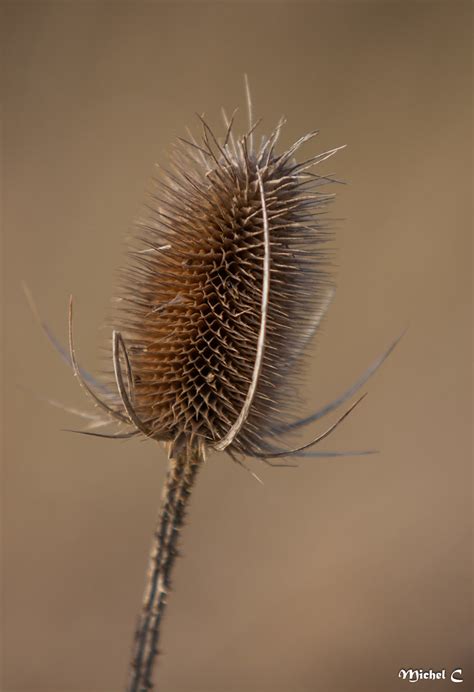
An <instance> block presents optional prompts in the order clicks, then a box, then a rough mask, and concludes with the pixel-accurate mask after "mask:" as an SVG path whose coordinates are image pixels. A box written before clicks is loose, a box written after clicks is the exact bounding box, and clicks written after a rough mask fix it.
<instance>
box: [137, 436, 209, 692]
mask: <svg viewBox="0 0 474 692" xmlns="http://www.w3.org/2000/svg"><path fill="white" fill-rule="evenodd" d="M203 460H204V457H203V450H202V449H201V448H200V447H196V446H188V445H186V446H184V448H183V449H182V450H180V451H179V452H176V453H172V454H170V459H169V467H168V475H167V477H166V481H165V485H164V488H163V494H162V499H161V508H160V513H159V516H158V522H157V526H156V530H155V533H154V535H153V543H152V547H151V552H150V559H149V563H148V570H147V576H146V585H145V594H144V597H143V604H142V610H141V613H140V616H139V619H138V626H137V630H136V633H135V640H134V646H133V655H132V661H131V664H130V673H129V681H128V685H127V688H126V692H148V690H151V689H152V688H153V682H152V677H153V668H154V665H155V663H156V657H157V655H158V640H159V636H160V625H161V620H162V618H163V613H164V610H165V607H166V603H167V594H168V590H169V588H170V583H171V572H172V569H173V565H174V562H175V559H176V557H177V555H178V550H177V544H178V539H179V532H180V529H181V527H182V525H183V521H184V516H185V513H186V509H187V506H188V502H189V498H190V495H191V491H192V488H193V485H194V482H195V480H196V476H197V471H198V469H199V467H200V466H201V463H202V461H203Z"/></svg>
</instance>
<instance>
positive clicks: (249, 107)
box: [244, 73, 253, 153]
mask: <svg viewBox="0 0 474 692" xmlns="http://www.w3.org/2000/svg"><path fill="white" fill-rule="evenodd" d="M244 80H245V95H246V98H247V112H248V119H249V144H250V153H253V107H252V96H251V94H250V84H249V78H248V75H247V73H245V74H244Z"/></svg>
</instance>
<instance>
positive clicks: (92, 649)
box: [1, 1, 473, 692]
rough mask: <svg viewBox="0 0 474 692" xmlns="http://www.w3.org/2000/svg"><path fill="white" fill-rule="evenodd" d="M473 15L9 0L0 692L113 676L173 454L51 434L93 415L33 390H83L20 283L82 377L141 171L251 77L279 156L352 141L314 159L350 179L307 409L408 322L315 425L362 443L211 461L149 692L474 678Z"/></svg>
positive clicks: (338, 206)
mask: <svg viewBox="0 0 474 692" xmlns="http://www.w3.org/2000/svg"><path fill="white" fill-rule="evenodd" d="M470 20H471V5H470V4H469V3H462V2H445V3H440V4H435V3H430V2H397V3H393V4H386V3H371V4H368V3H365V2H351V3H347V2H346V3H343V2H334V3H329V2H321V3H317V2H314V3H306V4H300V3H290V2H288V3H271V2H262V3H252V4H251V3H238V4H235V3H227V2H222V3H207V4H201V3H199V2H188V3H175V4H162V3H159V2H155V3H152V2H149V3H146V2H134V3H132V2H129V3H123V2H86V1H84V2H80V1H75V2H56V3H46V2H41V1H37V2H10V3H8V2H7V3H3V29H4V46H5V54H4V58H5V67H6V69H5V72H4V84H3V89H2V91H3V97H4V106H5V111H4V112H5V121H4V137H3V146H4V174H5V181H4V194H3V205H4V207H3V212H4V214H3V220H4V228H5V234H4V275H5V280H6V284H5V293H4V296H5V316H6V323H5V324H6V326H5V332H4V345H5V349H4V352H5V356H6V367H5V392H6V395H5V399H4V402H5V403H4V423H5V432H6V445H5V452H6V454H5V465H4V473H3V484H4V502H3V512H4V522H3V527H4V535H3V562H2V572H3V599H4V601H3V605H4V615H3V627H2V630H3V653H4V655H3V668H4V669H3V683H2V688H1V689H2V691H3V692H20V691H21V692H40V691H41V692H47V691H48V692H49V691H51V692H52V691H53V690H54V691H55V692H67V691H71V692H72V691H73V690H74V691H75V692H94V691H99V690H101V691H107V692H112V691H114V692H115V691H116V690H121V689H123V683H124V680H125V671H126V668H127V664H128V659H129V651H130V645H131V636H132V630H133V627H134V624H135V616H136V613H137V609H138V606H139V603H140V599H141V596H142V586H143V579H144V568H145V564H146V557H147V551H148V545H149V539H150V536H151V532H152V528H153V524H154V520H155V515H156V511H157V506H158V501H159V497H160V491H161V484H162V481H163V478H164V470H165V456H164V452H163V450H162V449H161V448H158V447H157V446H154V445H153V444H151V443H140V442H126V443H121V442H120V443H116V442H110V441H106V440H104V441H103V440H95V439H92V438H86V437H81V436H75V435H72V434H67V433H65V432H61V428H65V427H74V426H76V427H80V424H81V421H80V420H76V419H75V418H73V417H72V416H71V415H69V414H67V413H65V412H63V411H60V410H58V409H54V408H52V407H50V406H49V405H48V404H46V403H44V402H42V401H40V400H39V399H38V398H36V395H43V396H47V397H51V398H54V399H57V400H60V401H62V402H65V403H67V404H69V405H74V406H78V407H83V408H84V407H86V408H87V402H86V401H85V400H84V397H83V395H82V392H81V391H80V390H79V388H78V387H77V383H76V382H75V381H74V378H73V377H72V375H71V374H70V373H69V372H68V369H67V367H66V366H65V365H64V364H63V363H62V362H61V360H60V358H59V357H58V356H57V354H56V353H54V351H53V350H52V349H51V347H50V346H49V344H48V343H47V342H46V340H45V339H44V337H43V335H42V334H41V333H40V331H39V328H38V326H37V324H36V323H35V322H34V320H33V319H32V316H31V313H30V312H29V310H28V307H27V305H26V302H25V299H24V297H23V295H22V292H21V288H20V281H21V280H22V279H26V280H27V282H28V284H29V285H30V287H31V289H32V291H33V293H34V295H35V297H36V300H37V302H38V304H39V306H40V307H41V310H42V312H43V314H44V315H45V316H47V319H48V320H49V321H50V323H51V325H52V326H53V328H54V329H55V330H56V332H57V333H58V334H59V335H60V336H61V338H62V339H65V337H66V310H67V300H68V296H69V293H73V294H74V296H75V299H76V331H77V342H78V349H79V353H80V357H81V360H82V361H83V363H84V365H86V366H87V367H90V368H92V369H94V367H97V366H98V365H99V359H98V357H97V354H98V345H99V344H100V343H101V342H102V341H103V339H104V338H105V334H104V331H103V329H101V323H102V320H103V316H104V314H105V312H106V310H107V308H108V305H109V300H110V296H111V292H112V287H113V281H114V272H115V270H116V268H117V267H118V266H119V265H120V263H121V262H122V258H123V255H122V252H123V246H122V239H123V237H124V235H125V233H126V232H127V230H128V229H129V228H131V226H132V222H133V219H134V218H136V216H137V215H138V214H139V213H140V210H141V203H142V200H143V198H144V190H145V188H146V185H147V180H148V179H149V177H150V175H151V174H152V172H153V169H152V166H153V163H154V161H155V160H158V161H160V162H162V163H164V162H165V161H166V151H167V147H168V145H169V144H170V143H171V141H172V140H173V138H174V137H176V136H179V135H182V134H184V128H185V126H186V125H188V124H189V125H193V124H195V123H196V120H195V117H194V113H195V111H198V112H202V111H205V112H206V114H207V115H208V116H209V119H210V121H211V122H212V123H214V124H217V123H218V122H219V119H220V115H219V113H220V107H221V105H224V106H225V107H226V108H227V109H228V110H229V111H231V110H232V109H233V108H234V106H237V105H238V106H241V107H242V112H243V111H244V108H245V99H244V89H243V73H244V72H248V74H249V77H250V81H251V87H252V91H253V95H254V105H255V111H256V114H257V115H262V116H263V117H264V124H263V125H262V131H263V129H267V130H268V129H270V128H272V127H273V126H274V124H275V123H276V121H277V120H278V118H279V116H280V114H281V113H282V112H283V113H284V114H285V115H286V116H287V117H288V124H287V126H286V127H285V129H284V132H283V136H282V146H284V145H288V144H290V143H291V142H292V141H293V140H294V139H296V138H297V137H298V136H300V135H301V134H302V133H304V132H306V131H308V130H310V129H314V128H315V127H317V128H320V130H321V134H320V137H319V138H318V140H317V141H316V142H315V143H314V145H313V144H312V145H311V146H308V147H307V149H306V150H305V151H304V152H303V153H302V155H309V154H310V153H311V152H315V151H322V150H323V149H327V148H330V147H333V146H337V145H339V144H348V148H347V149H345V150H344V151H343V152H341V153H339V154H338V155H337V157H335V158H334V159H332V160H331V161H330V162H327V163H325V164H323V166H322V167H321V169H320V170H321V171H324V173H334V174H336V175H338V176H340V177H341V178H343V179H344V180H347V181H348V182H349V183H350V185H348V186H345V187H342V186H340V187H338V188H337V190H336V191H337V192H338V193H339V194H338V198H337V201H336V203H335V205H334V206H333V208H332V210H331V213H332V215H333V216H334V217H338V218H340V219H341V221H338V223H337V228H338V236H337V246H338V248H339V249H340V252H339V261H338V264H339V267H338V293H337V297H336V300H335V302H334V304H333V306H332V307H331V309H330V312H329V317H328V319H327V321H326V323H325V326H324V329H323V333H322V335H321V337H320V338H319V341H318V346H317V348H316V349H315V352H314V360H313V365H312V369H311V373H310V385H311V386H310V387H309V389H308V392H307V401H308V404H307V406H308V410H310V409H309V407H316V406H318V405H321V404H322V403H325V402H326V401H327V400H328V399H329V398H331V397H332V396H334V395H335V394H337V393H339V392H340V391H341V390H342V389H343V388H344V387H345V386H347V385H348V384H349V383H351V382H352V381H353V380H354V379H355V378H356V377H357V376H358V375H359V374H360V373H361V372H362V370H364V369H365V367H366V366H367V365H368V364H369V363H370V362H371V360H373V359H374V358H375V357H376V356H377V355H378V354H379V353H380V352H381V351H382V350H383V349H384V348H385V347H386V345H387V344H388V343H390V341H391V340H392V339H393V338H394V337H395V336H396V335H397V334H398V333H399V332H400V331H401V330H402V329H403V327H404V326H406V325H407V324H409V331H408V333H407V335H406V336H405V338H404V340H403V341H402V343H401V344H400V346H399V348H398V349H397V350H396V352H395V353H394V354H393V355H392V357H391V358H390V359H389V361H387V363H386V364H385V365H384V367H383V369H382V371H380V372H379V373H378V374H377V375H376V377H375V378H374V379H373V381H371V383H370V385H369V387H368V390H369V392H370V395H369V397H368V398H367V399H366V401H365V402H364V404H363V405H362V406H361V407H360V408H359V409H358V410H357V412H355V413H354V415H353V416H352V417H351V419H350V420H348V421H347V422H346V423H345V424H344V425H343V426H341V428H340V429H339V430H338V432H337V433H336V435H335V436H334V437H333V438H332V439H331V441H328V442H327V443H324V445H325V448H327V449H350V448H364V447H375V448H378V449H380V450H381V454H379V455H378V456H372V457H366V458H348V459H340V460H322V461H315V460H307V461H302V462H301V464H300V467H299V468H298V469H269V468H266V467H260V466H259V465H258V464H254V465H253V466H252V468H253V469H254V470H255V471H256V472H257V473H259V474H260V475H261V477H262V478H263V480H264V483H265V484H264V486H263V487H262V486H261V485H259V484H258V483H256V482H255V481H254V480H253V479H252V478H251V477H250V476H249V475H248V474H246V473H245V472H244V471H243V470H242V469H241V468H239V467H237V466H236V465H234V464H232V462H231V461H230V460H229V459H228V457H227V456H219V455H214V456H213V457H211V458H210V459H209V462H208V463H207V465H206V468H205V469H204V471H203V472H202V475H201V476H200V478H199V483H198V485H197V489H196V492H195V496H194V499H193V502H192V508H191V513H190V517H189V522H188V526H187V528H186V531H185V534H184V542H183V552H184V555H185V557H184V558H183V559H182V560H180V561H179V563H178V566H177V570H176V574H175V579H174V594H173V597H172V598H171V603H170V607H169V610H168V614H167V618H166V625H165V628H164V636H163V640H162V649H163V651H164V655H163V656H162V658H161V660H160V666H159V668H160V671H159V672H160V675H159V679H160V686H159V689H160V690H162V691H163V692H310V691H311V692H316V691H317V692H319V691H322V692H392V691H393V692H398V691H400V692H402V691H403V690H405V689H408V688H411V685H410V684H409V683H408V682H403V681H401V680H398V678H397V675H398V671H399V670H400V669H401V668H407V667H415V668H424V669H429V668H433V669H435V670H441V669H446V670H447V671H448V674H449V673H450V671H451V669H452V668H457V667H462V668H463V669H464V679H465V682H464V684H462V685H458V686H457V687H456V689H469V690H471V689H472V687H473V684H472V678H471V677H470V675H471V671H470V670H469V656H470V652H471V635H470V624H471V610H470V595H469V594H470V588H469V587H470V552H471V540H470V528H469V519H470V482H469V481H470V473H469V468H470V457H471V454H470V425H471V402H470V385H471V382H470V352H471V351H470V333H471V330H470V325H471V314H472V313H471V288H470V260H471V256H470V252H469V244H470V208H471V207H470V197H471V194H472V187H471V186H472V182H471V171H470V168H469V155H470V150H471V131H470V126H471V113H470V88H471V86H470V72H469V69H470V67H469V66H470V40H471V31H472V29H471V25H470ZM242 117H243V116H242ZM240 122H241V123H242V122H243V121H242V120H241V121H240ZM311 432H313V430H308V431H307V432H306V434H305V435H304V439H309V435H310V433H311ZM452 687H453V685H452V684H451V683H449V682H446V683H443V682H428V683H418V684H417V686H416V687H415V689H416V690H434V691H437V690H440V691H441V690H444V689H448V688H449V689H451V688H452Z"/></svg>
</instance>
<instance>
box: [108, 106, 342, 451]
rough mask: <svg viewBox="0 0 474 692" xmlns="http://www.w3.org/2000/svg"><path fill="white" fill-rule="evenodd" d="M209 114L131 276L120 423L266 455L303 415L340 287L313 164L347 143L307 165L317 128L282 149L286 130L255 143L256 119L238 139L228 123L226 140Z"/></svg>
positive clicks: (145, 225)
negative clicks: (303, 154) (306, 370)
mask: <svg viewBox="0 0 474 692" xmlns="http://www.w3.org/2000/svg"><path fill="white" fill-rule="evenodd" d="M198 117H199V120H200V122H201V126H202V139H201V141H200V142H198V141H196V140H195V139H194V138H193V137H192V135H190V137H191V138H190V139H179V140H178V142H177V144H176V146H175V148H174V151H173V152H172V155H171V160H170V165H169V168H168V169H167V170H162V169H160V172H159V175H158V177H157V179H156V180H155V187H154V189H153V192H152V193H151V195H150V200H149V202H148V204H147V210H148V213H147V217H146V218H145V219H144V220H143V221H142V222H141V223H140V224H139V225H138V227H137V233H136V236H135V238H134V240H133V241H132V246H131V248H130V252H129V262H128V264H127V266H126V267H125V268H124V270H123V271H122V273H121V280H120V287H119V296H118V298H119V300H118V301H117V306H118V307H117V309H116V311H115V314H114V322H113V326H114V329H115V330H116V332H117V334H119V336H117V337H116V338H117V341H116V344H115V351H114V353H115V358H114V364H115V375H116V382H117V384H118V387H119V390H120V394H121V398H122V401H123V403H124V411H123V412H122V414H121V416H122V417H123V416H126V417H127V418H128V419H129V420H130V421H131V422H132V424H133V425H134V426H135V428H137V429H139V430H140V431H141V432H143V433H144V434H146V435H147V436H149V437H154V438H157V439H178V438H181V437H182V436H184V437H187V438H196V439H197V438H200V439H202V440H203V442H204V443H205V444H206V445H207V446H209V447H215V448H217V449H224V448H226V447H227V446H229V451H231V450H233V451H235V452H244V453H245V451H246V450H248V449H253V450H257V451H258V450H263V444H262V441H263V440H265V438H266V437H267V436H269V435H271V434H272V431H273V430H275V429H278V428H280V427H281V426H283V425H285V424H286V423H287V421H288V418H289V416H291V412H292V411H293V410H294V407H295V401H294V397H293V395H292V392H293V390H294V385H295V382H297V381H298V378H299V377H301V358H300V356H301V355H302V353H303V352H304V350H305V349H306V346H307V344H308V341H309V340H310V338H311V336H312V335H313V334H314V332H315V330H316V328H317V326H318V324H319V322H320V320H321V317H322V316H323V314H324V312H325V310H326V309H327V306H328V304H329V302H330V300H331V298H332V295H333V293H334V286H333V282H332V279H331V275H330V273H329V263H330V259H331V252H330V251H329V250H328V249H327V247H326V244H327V241H328V240H329V239H330V232H329V231H328V228H327V223H326V222H325V221H322V219H321V218H320V215H321V214H322V213H323V212H324V211H325V208H326V206H327V204H328V203H329V202H330V201H331V199H332V195H327V194H322V193H321V192H320V190H319V189H318V188H319V187H320V185H321V184H324V183H326V182H327V180H326V179H325V178H321V177H319V176H315V175H313V174H311V173H309V171H308V168H309V166H311V165H315V164H317V163H319V162H321V161H322V160H324V159H325V158H327V157H328V156H330V155H332V154H333V153H335V151H336V149H333V150H330V151H329V152H324V153H323V154H319V155H317V156H315V157H313V158H312V159H309V160H307V161H304V162H303V163H302V164H298V163H297V162H296V160H295V154H296V152H297V150H298V149H299V147H300V146H302V145H303V144H305V143H306V142H307V141H309V140H310V139H312V138H313V137H314V136H315V135H316V134H317V133H316V132H311V133H309V134H307V135H305V136H303V137H301V138H300V139H299V140H297V142H295V144H293V145H292V146H291V147H290V148H289V149H288V150H287V151H285V152H283V153H282V154H277V153H276V152H275V145H276V140H277V137H278V134H279V131H280V129H281V122H280V124H279V125H278V126H277V128H275V130H274V131H273V132H272V133H271V134H270V135H269V136H268V137H264V138H263V139H262V143H261V146H260V147H259V148H257V149H255V148H254V147H253V143H252V142H253V134H254V130H255V127H256V124H254V123H252V122H251V120H250V122H249V130H248V132H247V133H246V134H245V135H243V136H241V137H239V138H236V137H235V135H234V133H233V125H234V115H233V116H232V118H231V120H230V121H229V120H227V118H225V121H226V128H225V131H224V137H223V139H222V140H218V138H217V137H216V136H215V134H214V132H213V131H212V130H211V128H210V127H209V125H208V124H207V122H206V121H205V120H204V118H203V117H202V116H198ZM265 292H267V296H266V298H265ZM126 359H128V362H129V379H130V382H129V385H128V387H126V386H125V384H124V382H123V378H122V374H121V372H120V371H121V366H120V363H121V362H122V361H123V362H124V363H126ZM117 368H118V370H117ZM132 398H133V401H132Z"/></svg>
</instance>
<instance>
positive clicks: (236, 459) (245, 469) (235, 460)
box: [226, 449, 264, 485]
mask: <svg viewBox="0 0 474 692" xmlns="http://www.w3.org/2000/svg"><path fill="white" fill-rule="evenodd" d="M226 452H227V454H228V455H229V456H230V458H231V459H232V461H233V462H235V463H236V464H238V465H239V466H241V467H242V468H243V469H244V471H247V473H249V474H250V475H251V476H252V477H253V478H255V480H256V481H258V482H259V483H260V484H261V485H264V482H263V481H262V479H261V478H260V476H257V474H256V473H254V472H253V471H252V470H251V469H249V467H248V466H246V465H245V464H244V462H243V461H241V460H240V459H239V458H238V457H237V456H236V455H235V454H234V453H233V452H231V451H230V449H226Z"/></svg>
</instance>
